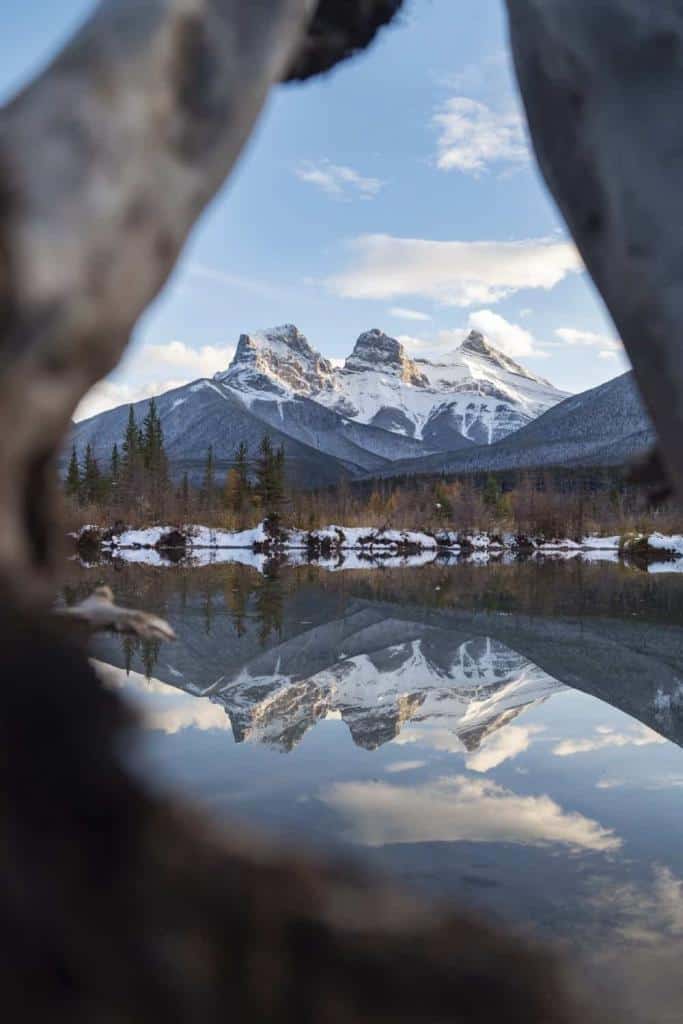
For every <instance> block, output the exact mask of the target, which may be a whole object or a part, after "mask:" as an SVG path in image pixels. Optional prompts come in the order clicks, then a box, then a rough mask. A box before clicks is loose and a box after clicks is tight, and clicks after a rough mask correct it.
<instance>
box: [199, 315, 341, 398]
mask: <svg viewBox="0 0 683 1024" xmlns="http://www.w3.org/2000/svg"><path fill="white" fill-rule="evenodd" d="M332 373H333V370H332V365H331V363H330V362H328V360H327V359H324V358H323V357H322V356H321V355H320V353H319V352H317V351H316V350H315V349H314V348H313V347H312V346H311V344H310V343H309V341H308V339H307V338H306V336H305V335H304V334H302V333H301V331H300V330H299V329H298V327H295V325H294V324H283V325H282V326H281V327H272V328H270V329H269V330H266V331H256V332H254V333H253V334H241V335H240V338H239V341H238V343H237V349H236V351H235V355H234V358H233V360H232V362H231V364H230V366H229V368H228V369H227V370H226V371H224V372H222V373H217V374H216V376H215V379H216V380H217V381H220V382H221V383H223V384H227V385H229V386H230V387H234V388H235V389H237V390H238V391H241V392H242V393H244V394H249V393H254V394H256V395H259V394H260V395H268V394H271V395H282V394H285V395H286V394H289V393H292V394H298V395H305V396H309V395H311V394H313V393H314V392H316V391H319V390H320V389H321V388H324V387H326V386H329V385H330V382H331V378H332Z"/></svg>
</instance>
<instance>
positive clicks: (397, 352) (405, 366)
mask: <svg viewBox="0 0 683 1024" xmlns="http://www.w3.org/2000/svg"><path fill="white" fill-rule="evenodd" d="M344 369H345V370H349V371H351V372H361V373H362V372H363V371H365V370H382V371H383V372H385V373H386V372H389V373H394V374H396V375H398V376H399V377H400V378H401V380H402V381H404V382H405V383H406V384H413V385H414V386H416V387H426V386H427V385H428V383H429V382H428V380H427V378H426V377H425V375H424V374H423V373H421V372H420V370H419V369H418V368H417V366H416V365H415V363H414V362H413V361H412V359H410V358H409V356H408V355H407V353H406V350H405V349H404V347H403V345H402V344H401V342H400V341H397V340H396V338H392V337H390V336H389V335H388V334H385V333H384V331H381V330H379V329H378V328H377V327H375V328H373V329H372V330H371V331H365V332H364V333H363V334H361V335H360V337H359V338H358V340H357V341H356V344H355V346H354V349H353V352H352V353H351V355H350V356H349V357H348V359H347V360H346V362H345V364H344Z"/></svg>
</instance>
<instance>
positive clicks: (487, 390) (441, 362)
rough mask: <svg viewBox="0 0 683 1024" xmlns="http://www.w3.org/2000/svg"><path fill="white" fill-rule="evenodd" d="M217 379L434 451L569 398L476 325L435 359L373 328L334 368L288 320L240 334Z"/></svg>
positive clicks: (492, 436) (256, 396)
mask: <svg viewBox="0 0 683 1024" xmlns="http://www.w3.org/2000/svg"><path fill="white" fill-rule="evenodd" d="M215 379H216V381H218V382H220V384H222V385H223V386H225V387H228V388H230V389H231V390H232V391H234V392H235V393H236V394H238V395H239V396H240V397H241V398H242V400H243V401H244V402H245V403H247V404H249V405H251V404H252V403H253V402H255V401H277V402H282V401H286V400H288V399H292V398H294V397H306V398H310V399H312V400H313V401H315V402H317V403H318V404H320V405H323V406H325V407H326V408H329V409H331V410H332V411H334V412H336V413H338V414H340V415H341V416H344V417H346V418H348V419H349V420H351V421H354V422H356V423H361V424H365V425H370V426H375V427H380V428H382V429H384V430H389V431H390V432H393V433H397V434H401V435H403V436H405V437H410V438H414V439H416V440H419V441H424V442H426V443H427V444H429V445H430V446H431V447H432V448H433V449H435V450H436V449H442V448H443V449H448V448H451V449H452V448H453V447H457V440H458V439H462V438H466V439H468V440H470V441H473V442H475V443H478V444H491V443H493V442H495V441H499V440H500V439H501V438H503V437H506V436H507V435H508V434H510V433H512V432H513V431H515V430H518V429H519V428H520V427H522V426H524V425H525V424H527V423H530V422H531V421H532V420H533V419H535V418H536V417H537V416H539V415H540V414H541V413H543V412H545V411H546V410H547V409H549V408H551V407H552V406H553V405H556V404H557V403H558V402H560V401H562V400H563V399H564V398H566V397H567V395H566V394H565V393H564V392H562V391H559V390H558V389H557V388H555V387H553V385H552V384H550V383H549V382H548V381H547V380H544V379H543V378H541V377H537V376H535V375H534V374H532V373H530V372H529V371H528V370H526V369H524V367H522V366H520V365H519V364H517V363H515V362H513V360H512V359H510V358H509V357H508V356H506V355H504V354H503V353H502V352H499V351H498V350H497V349H495V348H494V347H493V346H492V345H491V344H489V342H488V341H487V340H486V339H485V338H484V336H483V335H482V334H480V333H479V332H477V331H471V332H470V334H469V335H468V337H467V338H466V339H465V341H464V342H463V343H462V345H461V346H460V347H459V348H458V349H456V350H455V351H453V352H451V353H449V354H446V355H444V356H442V357H441V358H439V359H438V360H437V361H431V360H429V359H412V358H410V357H409V356H408V354H407V353H406V351H405V349H404V347H403V345H402V344H401V343H400V342H399V341H397V340H396V339H395V338H392V337H390V336H389V335H387V334H385V333H384V332H383V331H381V330H379V329H377V328H375V329H373V330H371V331H365V332H364V333H363V334H361V335H360V337H359V338H358V340H357V341H356V344H355V347H354V349H353V352H352V353H351V355H350V356H349V357H348V358H347V359H346V361H345V363H344V365H343V367H333V366H332V364H331V363H330V362H329V360H327V359H325V358H324V357H323V356H321V355H320V353H319V352H317V351H316V350H315V349H314V348H313V347H312V346H311V344H310V343H309V341H308V340H307V338H305V337H304V335H303V334H302V333H301V332H300V331H299V330H298V328H296V327H295V326H294V325H293V324H285V325H283V326H281V327H274V328H272V329H271V330H267V331H259V332H256V333H254V334H243V335H241V337H240V339H239V343H238V345H237V350H236V352H235V357H234V359H233V361H232V363H231V365H230V367H229V368H228V369H227V370H226V371H224V372H222V373H218V374H216V377H215Z"/></svg>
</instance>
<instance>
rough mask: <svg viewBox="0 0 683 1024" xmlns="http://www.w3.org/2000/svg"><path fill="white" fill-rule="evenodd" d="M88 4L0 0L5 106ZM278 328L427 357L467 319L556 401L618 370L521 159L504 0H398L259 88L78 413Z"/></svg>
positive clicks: (552, 214) (533, 174) (555, 222)
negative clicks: (328, 57)
mask: <svg viewBox="0 0 683 1024" xmlns="http://www.w3.org/2000/svg"><path fill="white" fill-rule="evenodd" d="M92 7H93V4H92V2H91V0H60V2H59V4H55V3H54V0H33V2H32V3H31V4H26V3H25V2H24V3H18V2H16V0H6V2H5V5H4V7H3V13H4V18H3V33H2V38H1V39H0V97H2V99H3V100H4V99H7V98H9V97H10V96H11V95H12V92H13V91H14V90H15V89H17V88H18V87H19V86H20V85H21V84H22V83H23V82H24V81H25V80H26V79H27V78H28V77H29V76H30V74H31V73H32V72H33V71H34V70H35V69H36V67H38V66H40V63H41V62H44V61H45V60H46V59H47V58H48V57H49V56H50V54H51V53H52V52H53V51H54V49H55V48H56V47H57V46H58V44H59V43H60V41H61V40H63V39H64V38H65V37H66V36H67V35H68V34H69V32H70V31H72V30H73V28H74V26H76V25H77V24H78V22H79V21H80V20H81V19H82V18H83V17H84V16H85V15H86V14H87V13H88V12H89V11H90V10H91V9H92ZM456 9H457V13H456ZM286 322H293V323H296V324H297V326H298V327H299V328H300V329H301V330H303V331H304V333H305V334H306V335H307V336H308V338H309V340H310V341H311V343H312V344H313V345H314V346H315V347H316V348H318V349H320V350H321V351H322V352H323V353H324V354H325V355H327V356H329V357H331V358H334V359H339V360H341V359H343V358H344V357H345V356H346V355H348V353H349V352H350V351H351V349H352V347H353V344H354V341H355V339H356V337H357V336H358V335H359V334H360V333H361V332H362V331H364V330H367V329H368V328H371V327H381V328H382V329H384V330H385V331H387V332H388V333H389V334H392V335H393V336H395V337H399V338H401V339H402V340H404V342H405V344H406V346H407V348H408V349H409V350H410V351H411V352H412V353H413V354H416V355H417V354H425V355H429V354H431V353H436V352H439V351H441V352H443V351H447V350H448V349H452V348H454V347H455V346H456V345H457V344H458V342H459V341H460V339H461V338H462V337H463V336H464V332H465V331H466V330H467V329H468V328H470V327H473V326H474V327H478V328H480V329H482V330H484V332H485V333H486V334H487V335H488V336H489V338H490V340H491V341H492V342H493V343H494V344H496V345H498V346H499V347H500V348H502V349H504V350H505V351H507V352H508V353H509V354H510V355H512V356H513V357H514V358H517V359H519V360H520V361H521V362H522V363H524V364H525V365H526V366H528V367H529V368H530V369H532V370H533V371H535V372H538V373H540V374H542V375H543V376H545V377H548V378H549V379H550V380H552V381H553V383H555V384H557V385H558V386H559V387H562V388H565V389H566V390H570V391H580V390H583V389H585V388H588V387H592V386H594V385H595V384H599V383H601V382H602V381H605V380H607V379H609V378H610V377H613V376H616V374H617V373H620V372H621V371H622V370H623V369H624V368H625V367H626V365H627V364H626V360H625V357H624V356H623V353H622V350H621V346H620V344H619V343H618V341H617V339H616V335H615V331H614V328H613V326H612V324H611V322H610V321H609V320H608V318H607V316H606V314H605V313H604V311H603V307H602V304H601V302H600V300H599V298H598V297H597V295H596V293H595V290H594V288H593V286H592V284H591V283H590V281H589V280H588V278H587V275H586V274H585V272H584V271H583V270H582V268H581V265H580V261H579V260H578V257H577V255H576V252H575V250H574V247H573V245H572V243H571V242H570V241H569V240H568V238H567V234H566V231H565V229H564V227H563V224H562V221H561V218H560V216H559V214H558V213H557V211H556V209H555V207H554V205H553V203H552V201H551V200H550V199H549V197H548V196H547V192H546V189H545V186H544V185H543V184H542V182H541V181H540V177H539V175H538V172H537V170H536V168H535V166H534V163H533V160H532V158H531V156H530V153H529V148H528V144H527V140H526V135H525V128H524V124H523V118H522V116H521V108H520V106H519V100H518V98H517V92H516V87H515V85H514V82H513V77H512V74H511V70H510V63H509V53H508V46H507V39H506V29H505V20H504V10H503V4H502V0H459V2H458V3H457V5H456V4H454V3H453V0H408V2H407V7H406V10H405V13H404V14H403V16H402V18H401V19H400V21H399V23H398V24H397V25H396V26H395V27H392V28H390V29H388V30H386V31H385V32H384V33H382V35H381V37H380V39H379V42H378V43H377V44H376V45H375V46H374V48H373V49H372V50H371V51H370V52H369V53H367V54H365V55H363V56H361V57H359V58H356V59H355V60H354V61H351V62H349V63H347V64H346V65H344V66H342V67H341V68H338V69H337V70H335V71H334V72H332V73H331V74H329V75H327V76H326V77H324V78H322V79H317V80H314V81H313V82H310V83H308V84H305V85H297V86H287V87H281V88H280V89H278V90H276V91H275V92H274V93H273V95H272V98H271V100H270V102H269V104H268V107H267V109H266V111H265V112H264V114H263V116H262V118H261V121H260V123H259V125H258V126H257V129H256V132H255V134H254V136H253V138H252V139H251V142H250V144H249V146H248V148H247V150H246V152H245V153H244V154H243V156H242V159H241V161H240V164H239V166H238V168H237V170H236V172H235V173H234V174H233V176H232V178H231V180H230V182H229V183H228V185H227V186H226V187H225V188H224V189H223V191H222V192H221V193H220V195H219V196H218V197H217V198H216V200H215V201H214V203H213V204H212V205H211V207H210V208H209V210H208V211H207V212H206V213H205V215H204V217H203V218H202V220H201V222H200V224H199V225H198V227H197V228H196V230H195V232H194V234H193V236H192V238H191V240H190V243H189V244H188V246H187V248H186V250H185V252H184V254H183V257H182V260H181V262H180V264H179V266H178V268H177V270H176V272H175V274H174V275H173V277H172V279H171V281H170V282H169V284H168V286H167V287H166V289H165V291H164V292H163V294H162V295H161V297H160V298H159V299H158V300H157V302H156V303H155V305H154V307H153V308H152V309H151V310H149V311H148V313H147V314H146V316H145V317H144V318H143V320H142V321H141V323H140V324H139V325H138V328H137V330H136V332H135V336H134V339H133V341H132V344H131V347H130V349H129V352H128V354H127V356H126V358H125V360H124V362H123V364H122V366H121V367H120V368H119V369H118V370H117V371H116V372H115V373H114V374H113V375H112V377H111V378H110V379H109V380H108V381H107V382H105V383H103V384H102V385H100V386H99V387H98V388H97V389H96V391H95V393H94V394H92V395H91V396H90V397H89V399H88V400H87V402H86V404H85V405H84V406H83V407H82V411H81V412H82V414H84V413H86V412H87V413H91V412H94V411H99V410H100V409H102V408H106V407H110V406H111V405H114V404H119V403H120V402H123V401H130V400H132V399H136V398H139V397H142V396H143V395H145V394H149V393H153V392H156V391H159V390H164V389H165V388H166V387H168V386H172V385H174V384H176V383H179V382H182V381H186V380H190V379H194V378H196V377H198V376H202V375H208V374H211V373H213V372H215V371H216V370H219V369H222V368H224V367H225V366H226V365H227V363H228V362H229V360H230V358H231V355H232V351H233V349H234V346H235V344H236V342H237V338H238V336H239V334H240V333H241V332H243V331H250V330H255V329H259V328H263V327H269V326H273V325H275V324H280V323H286Z"/></svg>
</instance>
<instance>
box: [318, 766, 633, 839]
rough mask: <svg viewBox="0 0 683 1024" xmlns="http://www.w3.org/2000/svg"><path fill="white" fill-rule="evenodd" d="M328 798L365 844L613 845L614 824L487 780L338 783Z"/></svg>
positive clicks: (463, 777)
mask: <svg viewBox="0 0 683 1024" xmlns="http://www.w3.org/2000/svg"><path fill="white" fill-rule="evenodd" d="M322 799H323V801H324V802H325V803H326V804H328V805H329V806H331V807H333V808H334V809H335V810H336V811H338V812H339V813H341V814H343V815H344V817H345V818H346V819H347V821H348V822H349V825H350V827H351V830H352V835H353V837H354V838H355V840H356V841H357V842H359V843H362V844H364V845H368V846H382V845H384V844H386V843H415V842H421V843H424V842H455V841H457V840H461V839H463V840H469V841H472V842H508V843H523V844H526V845H532V846H543V845H545V844H547V843H557V844H561V845H565V846H568V847H569V848H571V849H584V850H595V851H603V852H607V851H614V850H618V849H619V848H620V846H621V839H620V838H619V837H618V836H617V835H615V833H614V832H613V830H612V829H609V828H604V827H603V826H602V825H600V823H599V822H597V821H595V820H593V819H591V818H587V817H585V816H584V815H582V814H578V813H576V812H568V811H565V810H564V809H563V808H562V807H560V805H559V804H557V803H556V802H555V801H554V800H552V799H551V798H550V797H549V796H519V795H518V794H516V793H513V792H511V791H510V790H509V789H505V788H504V787H502V786H499V785H497V784H496V783H495V782H492V781H490V780H488V779H481V778H477V779H474V778H469V777H467V776H464V775H459V776H456V777H455V778H442V779H436V780H434V781H433V782H429V783H427V784H425V785H419V786H413V787H406V786H395V785H391V784H390V783H387V782H375V783H367V782H348V783H346V782H344V783H337V784H336V785H333V786H331V787H330V788H329V790H328V791H327V792H326V793H325V794H324V795H323V797H322Z"/></svg>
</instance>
